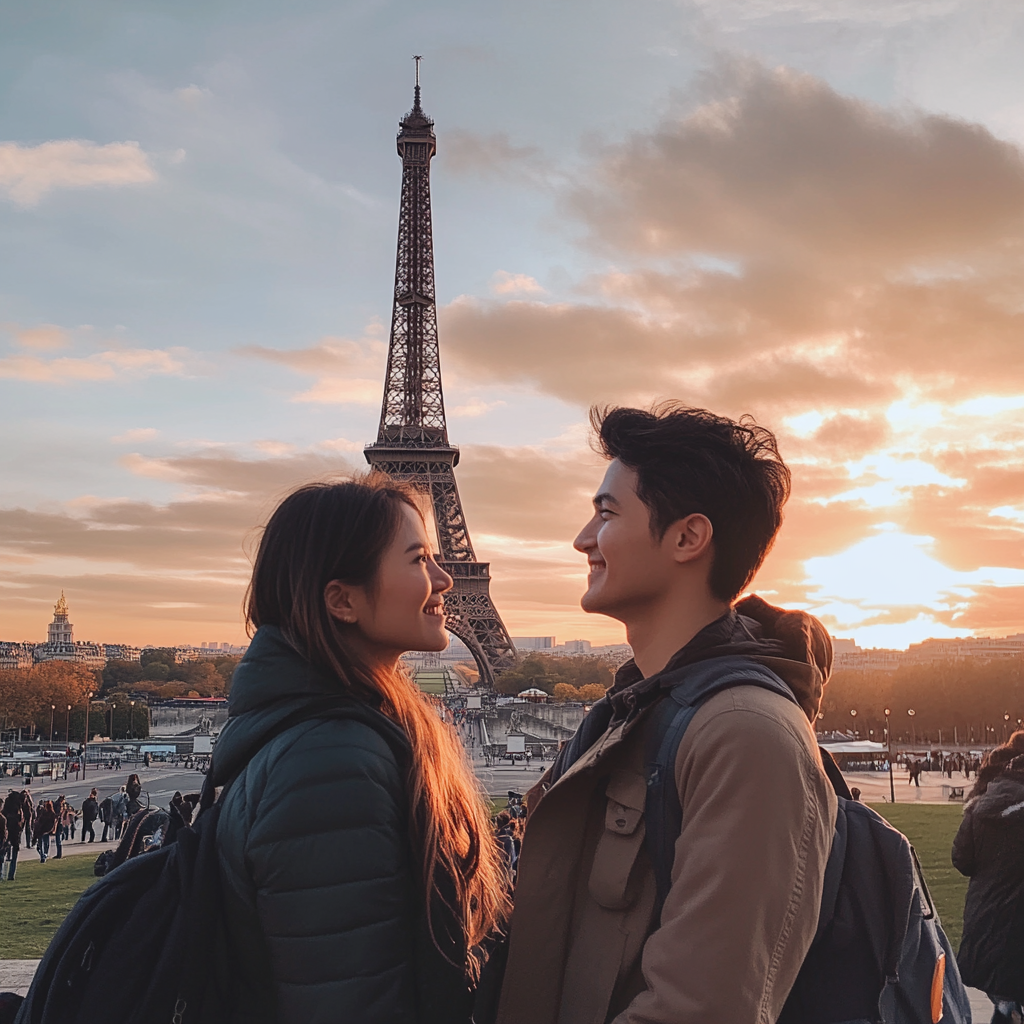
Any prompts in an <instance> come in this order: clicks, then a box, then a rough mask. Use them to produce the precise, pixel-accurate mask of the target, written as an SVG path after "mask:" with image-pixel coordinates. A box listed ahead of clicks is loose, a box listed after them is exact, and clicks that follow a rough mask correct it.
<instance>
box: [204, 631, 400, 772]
mask: <svg viewBox="0 0 1024 1024" xmlns="http://www.w3.org/2000/svg"><path fill="white" fill-rule="evenodd" d="M339 706H345V708H346V715H347V716H348V717H352V718H359V719H363V720H365V721H366V722H367V723H368V724H371V725H372V726H373V727H374V728H375V729H377V730H378V731H391V732H396V733H398V734H399V735H401V736H402V737H403V739H404V733H402V731H401V729H399V728H398V726H396V725H395V724H394V723H393V722H392V721H391V720H390V719H388V718H386V717H385V716H384V715H382V714H381V713H380V712H379V711H377V710H376V709H375V708H372V707H370V705H369V704H367V703H366V702H365V701H361V700H357V699H356V698H354V697H352V696H350V695H349V694H347V693H346V692H345V689H344V687H343V684H342V683H341V681H340V680H339V679H338V678H337V677H336V676H334V675H332V674H331V673H329V672H326V671H324V670H323V669H320V668H318V667H317V666H315V665H313V664H312V663H311V662H309V661H307V660H306V659H305V658H304V657H303V656H302V655H301V654H299V652H298V651H296V650H295V648H294V647H292V645H291V644H290V643H289V642H288V641H287V640H286V639H285V637H284V634H283V633H282V632H281V630H280V629H278V628H277V627H276V626H260V628H259V629H258V630H257V631H256V635H255V636H254V637H253V638H252V643H251V644H249V649H248V650H247V651H246V652H245V656H244V657H243V658H242V660H241V661H240V662H239V664H238V667H237V668H236V669H235V674H234V676H232V679H231V692H230V694H229V695H228V723H227V725H226V726H225V727H224V729H223V731H222V732H221V734H220V736H219V738H218V739H217V746H216V748H215V751H214V756H213V784H214V785H215V786H222V785H223V784H224V783H225V782H227V781H228V780H229V779H231V778H232V776H234V775H235V774H236V773H237V772H238V771H239V770H240V769H241V768H242V767H244V766H245V764H246V762H247V761H248V760H249V758H250V757H251V755H252V754H253V753H254V752H255V749H256V748H258V747H259V746H260V744H261V738H263V737H267V736H269V735H270V734H271V733H272V732H273V731H274V730H275V728H277V727H278V726H279V725H280V724H281V723H282V722H283V721H284V720H285V719H286V718H293V717H294V716H295V715H301V713H302V712H303V711H308V712H309V717H310V718H313V717H316V715H315V712H316V709H317V708H318V707H321V708H334V707H339Z"/></svg>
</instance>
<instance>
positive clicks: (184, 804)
mask: <svg viewBox="0 0 1024 1024" xmlns="http://www.w3.org/2000/svg"><path fill="white" fill-rule="evenodd" d="M171 807H172V808H173V809H174V810H175V811H177V813H178V815H179V816H180V818H181V821H182V824H185V825H191V824H192V804H191V803H189V802H188V801H186V800H185V798H184V797H183V796H182V795H181V793H180V792H176V793H175V794H174V796H172V797H171Z"/></svg>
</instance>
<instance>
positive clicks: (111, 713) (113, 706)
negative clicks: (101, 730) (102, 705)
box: [110, 704, 117, 739]
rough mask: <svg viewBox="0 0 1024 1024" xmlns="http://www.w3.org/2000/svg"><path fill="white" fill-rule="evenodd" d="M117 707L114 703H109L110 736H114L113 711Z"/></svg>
mask: <svg viewBox="0 0 1024 1024" xmlns="http://www.w3.org/2000/svg"><path fill="white" fill-rule="evenodd" d="M116 708H117V705H116V704H111V705H110V738H111V739H113V738H114V711H115V709H116Z"/></svg>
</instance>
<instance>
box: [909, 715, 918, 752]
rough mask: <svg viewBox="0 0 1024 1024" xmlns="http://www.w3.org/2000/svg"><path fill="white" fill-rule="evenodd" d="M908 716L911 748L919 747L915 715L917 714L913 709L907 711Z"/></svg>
mask: <svg viewBox="0 0 1024 1024" xmlns="http://www.w3.org/2000/svg"><path fill="white" fill-rule="evenodd" d="M907 714H908V715H910V744H911V746H914V747H916V746H917V730H916V729H915V728H914V715H916V714H917V712H916V711H915V710H914V709H913V708H909V709H908V710H907Z"/></svg>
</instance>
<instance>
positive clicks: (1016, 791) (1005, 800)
mask: <svg viewBox="0 0 1024 1024" xmlns="http://www.w3.org/2000/svg"><path fill="white" fill-rule="evenodd" d="M970 805H971V806H972V807H973V809H974V814H975V816H976V817H980V818H1007V817H1009V816H1010V815H1011V814H1013V815H1018V814H1020V813H1021V812H1024V772H1015V771H1008V772H1003V773H1002V774H1001V775H997V776H996V777H995V778H994V779H993V780H992V781H991V782H990V783H989V784H988V788H987V789H986V790H985V792H984V793H982V794H981V796H979V797H975V798H974V799H973V800H971V801H970Z"/></svg>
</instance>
